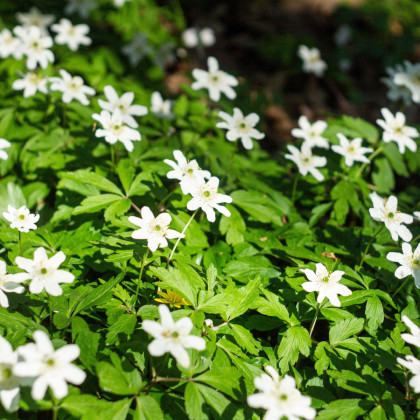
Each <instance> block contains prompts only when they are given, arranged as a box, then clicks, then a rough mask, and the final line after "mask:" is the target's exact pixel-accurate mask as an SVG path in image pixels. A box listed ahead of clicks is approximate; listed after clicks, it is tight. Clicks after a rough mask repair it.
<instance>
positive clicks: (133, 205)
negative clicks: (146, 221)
mask: <svg viewBox="0 0 420 420" xmlns="http://www.w3.org/2000/svg"><path fill="white" fill-rule="evenodd" d="M131 206H132V207H134V208H135V209H136V210H137V211H138V212H139V214H140V216H141V210H140V208H139V207H137V206H136V205H135V204H134V203H133V202H131Z"/></svg>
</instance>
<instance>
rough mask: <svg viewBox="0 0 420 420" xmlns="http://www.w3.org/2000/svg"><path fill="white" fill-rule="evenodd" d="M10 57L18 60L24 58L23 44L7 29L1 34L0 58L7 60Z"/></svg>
mask: <svg viewBox="0 0 420 420" xmlns="http://www.w3.org/2000/svg"><path fill="white" fill-rule="evenodd" d="M9 56H13V57H14V58H16V59H17V60H19V59H20V58H22V42H21V40H20V39H19V38H17V37H14V36H13V34H12V33H11V32H10V31H9V30H8V29H6V28H5V29H3V30H2V31H1V32H0V57H1V58H7V57H9Z"/></svg>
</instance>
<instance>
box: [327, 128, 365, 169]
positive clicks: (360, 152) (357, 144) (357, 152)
mask: <svg viewBox="0 0 420 420" xmlns="http://www.w3.org/2000/svg"><path fill="white" fill-rule="evenodd" d="M337 137H338V138H339V140H340V145H336V144H334V145H332V146H331V149H332V150H333V151H334V152H335V153H338V154H339V155H341V156H344V158H345V163H346V165H347V166H353V164H354V162H356V161H357V162H365V163H370V160H369V159H368V158H367V157H366V156H365V154H366V153H371V152H373V149H371V148H370V147H362V139H361V138H360V137H357V138H355V139H353V140H349V139H348V138H347V137H346V136H344V135H343V134H341V133H338V134H337Z"/></svg>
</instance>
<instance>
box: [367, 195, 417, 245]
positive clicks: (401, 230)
mask: <svg viewBox="0 0 420 420" xmlns="http://www.w3.org/2000/svg"><path fill="white" fill-rule="evenodd" d="M369 197H370V199H371V200H372V203H373V208H370V209H369V213H370V215H371V217H372V219H373V220H377V221H379V222H384V223H385V226H386V227H387V229H388V230H389V232H390V233H391V236H392V239H393V240H394V241H398V236H399V237H400V238H401V239H402V240H403V241H405V242H410V241H411V240H412V239H413V235H412V233H411V232H410V231H409V230H408V228H407V226H404V225H403V223H406V224H410V223H413V216H411V215H409V214H405V213H401V212H400V211H398V210H397V206H398V200H397V198H396V197H394V196H393V195H391V196H390V197H389V198H388V199H383V198H382V197H380V196H379V195H378V194H376V192H373V193H372V194H370V195H369Z"/></svg>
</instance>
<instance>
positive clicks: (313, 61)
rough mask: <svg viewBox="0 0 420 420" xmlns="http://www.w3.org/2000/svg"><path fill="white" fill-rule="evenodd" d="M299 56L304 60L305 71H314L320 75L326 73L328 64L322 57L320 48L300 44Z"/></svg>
mask: <svg viewBox="0 0 420 420" xmlns="http://www.w3.org/2000/svg"><path fill="white" fill-rule="evenodd" d="M298 56H299V57H300V58H301V59H302V61H303V71H304V72H305V73H313V74H315V75H316V76H318V77H321V76H323V75H324V72H325V70H326V69H327V64H326V63H325V61H323V60H322V59H321V54H320V52H319V50H318V48H308V47H307V46H306V45H300V46H299V49H298Z"/></svg>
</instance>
